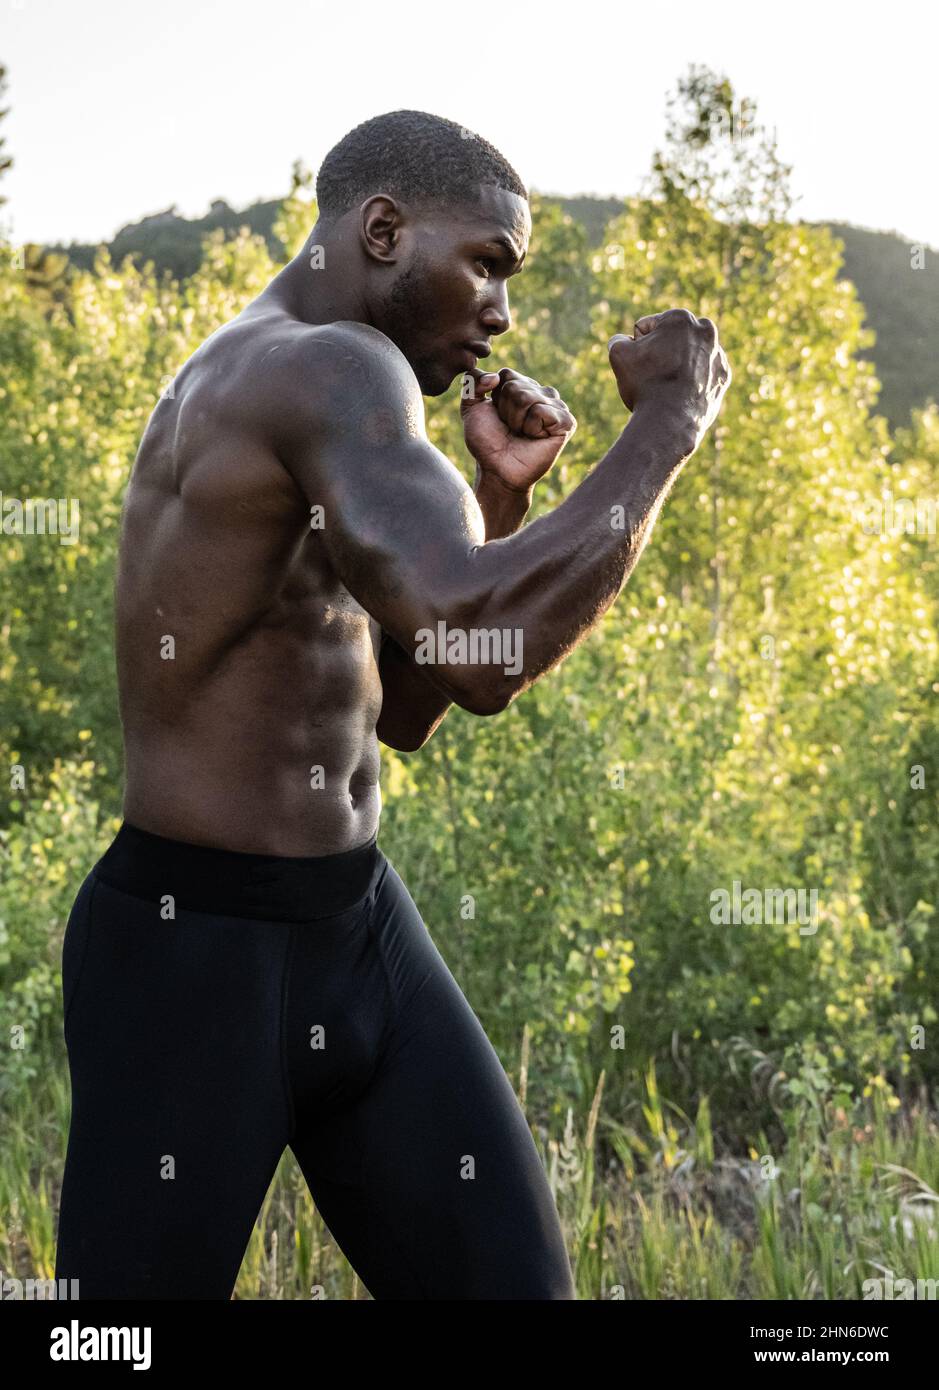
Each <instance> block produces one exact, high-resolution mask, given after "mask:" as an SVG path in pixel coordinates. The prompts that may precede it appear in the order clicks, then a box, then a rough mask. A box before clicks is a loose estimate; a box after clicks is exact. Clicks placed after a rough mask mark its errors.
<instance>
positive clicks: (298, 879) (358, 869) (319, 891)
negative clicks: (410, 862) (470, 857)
mask: <svg viewBox="0 0 939 1390" xmlns="http://www.w3.org/2000/svg"><path fill="white" fill-rule="evenodd" d="M383 859H384V856H383V854H382V852H381V850H380V849H379V848H378V832H377V831H376V832H375V834H374V835H373V836H372V838H371V839H370V840H369V841H368V842H367V843H366V844H364V845H357V846H356V847H355V849H350V850H346V851H344V852H343V853H341V854H325V855H309V856H303V857H285V856H282V855H278V854H243V853H242V852H241V851H239V850H228V849H217V848H215V847H213V846H210V845H194V844H189V843H188V842H187V841H184V840H171V839H168V838H166V837H165V836H163V835H154V834H152V833H151V832H150V831H149V830H142V829H141V828H140V827H139V826H136V825H131V824H130V823H129V822H128V821H126V820H125V821H123V822H122V824H121V827H120V829H119V830H118V832H117V834H116V836H115V838H114V840H113V841H112V842H111V844H110V845H109V846H108V848H107V849H106V850H105V852H104V854H103V855H102V856H101V858H100V859H99V860H98V863H97V864H96V865H95V874H96V875H97V877H98V879H100V881H101V882H102V883H105V884H107V885H108V886H109V887H112V888H118V889H120V890H121V891H122V892H124V893H129V894H131V895H132V896H134V897H137V898H149V899H151V901H153V902H155V903H159V902H160V901H161V900H162V899H164V898H165V897H166V896H167V895H170V896H171V897H172V898H173V903H174V907H175V908H177V909H178V908H183V909H187V908H188V909H189V910H191V911H193V912H210V913H214V914H215V915H217V916H223V917H249V918H252V919H253V920H255V921H279V922H306V921H313V920H315V919H317V918H319V917H329V916H332V915H334V914H336V913H339V912H344V911H346V910H347V909H348V908H350V907H353V906H354V905H355V904H356V903H357V902H359V900H360V899H362V898H364V897H365V896H366V894H367V893H368V891H369V889H370V887H371V885H372V880H373V878H374V875H375V873H376V871H377V869H378V868H379V866H380V864H381V863H382V861H383Z"/></svg>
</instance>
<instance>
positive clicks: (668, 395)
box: [278, 310, 727, 714]
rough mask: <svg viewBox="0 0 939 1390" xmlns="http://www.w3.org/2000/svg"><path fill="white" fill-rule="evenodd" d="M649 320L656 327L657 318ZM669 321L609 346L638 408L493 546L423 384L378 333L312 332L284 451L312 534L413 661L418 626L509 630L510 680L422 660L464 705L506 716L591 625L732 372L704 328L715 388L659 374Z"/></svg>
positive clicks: (625, 573) (486, 667)
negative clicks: (556, 501) (316, 527)
mask: <svg viewBox="0 0 939 1390" xmlns="http://www.w3.org/2000/svg"><path fill="white" fill-rule="evenodd" d="M670 312H671V313H672V314H678V315H682V314H684V315H686V318H687V319H689V320H690V319H693V316H691V315H687V314H686V311H683V310H676V311H670ZM656 318H657V319H658V320H668V318H669V316H668V315H664V316H663V315H659V316H656ZM703 322H704V323H705V324H706V323H707V321H703ZM643 323H649V324H651V325H652V328H654V329H656V330H657V329H658V324H657V323H656V322H654V321H652V320H648V321H644V320H640V324H643ZM694 324H695V325H698V324H699V321H698V320H694ZM665 326H666V328H667V330H668V331H667V332H666V333H664V334H662V336H661V339H660V340H659V342H658V343H657V344H656V345H655V349H654V351H653V352H651V353H650V352H649V350H648V349H649V343H650V342H651V339H652V337H653V336H654V335H653V333H652V328H646V329H645V330H642V331H644V332H645V333H646V334H648V335H649V336H648V338H647V339H646V338H644V339H642V340H640V333H641V330H640V325H637V336H636V339H635V340H633V339H622V340H621V341H618V342H616V343H615V344H613V346H612V348H611V365H612V366H613V369H614V372H615V373H616V376H617V380H618V383H619V386H620V393H621V395H622V397H623V400H624V402H625V403H626V404H627V405H630V406H631V407H633V415H632V418H631V419H630V421H629V423H628V424H627V425H626V427H625V429H624V430H623V431H622V433H621V435H620V436H619V438H618V439H617V440H616V442H615V443H614V444H613V446H612V448H611V449H610V450H609V451H608V452H607V454H606V455H605V456H604V457H603V459H602V460H601V461H600V462H599V463H598V464H597V466H596V467H595V468H594V469H593V471H592V472H591V473H590V474H589V475H588V476H587V477H586V478H585V479H584V480H583V482H582V483H580V485H579V486H578V487H576V488H575V489H574V490H573V491H572V492H571V493H570V494H569V496H568V497H567V498H566V499H565V500H564V501H563V502H562V503H561V504H560V505H559V506H558V507H557V508H555V509H554V511H552V512H550V513H548V514H546V515H544V516H541V517H539V518H538V519H537V520H536V521H533V522H531V523H529V524H528V525H527V526H525V527H524V528H523V529H522V530H521V531H520V532H518V533H517V534H515V535H512V536H508V537H506V538H504V539H502V540H495V541H490V542H489V543H488V544H487V543H485V531H484V528H483V525H482V518H481V514H480V512H479V507H478V504H477V503H476V501H475V498H474V497H473V493H472V492H471V490H470V489H469V488H468V487H467V485H466V483H465V481H464V479H463V478H462V475H461V474H460V473H459V470H458V469H456V468H455V467H454V465H453V464H451V463H450V462H449V460H447V459H446V458H445V457H444V455H442V454H441V453H440V451H439V450H438V449H436V448H434V446H433V445H432V444H431V443H430V442H429V440H428V439H427V437H426V435H425V432H424V420H423V400H422V398H421V395H420V388H419V386H418V383H417V380H416V378H415V377H414V374H413V372H412V371H411V368H410V366H409V365H408V363H407V361H406V360H405V358H404V357H403V356H402V354H401V353H400V352H399V351H398V349H397V348H396V347H394V345H393V344H391V343H390V342H389V340H388V339H387V338H385V337H384V335H383V334H380V333H378V331H377V330H375V329H371V328H369V327H368V326H366V325H361V324H336V325H331V326H330V327H329V328H324V329H320V330H316V333H315V334H313V335H311V338H310V340H309V343H308V346H307V347H306V348H305V349H304V352H303V355H302V356H301V358H300V360H299V361H298V362H296V364H295V366H294V371H295V372H296V373H297V380H296V381H295V383H294V384H293V386H292V387H291V389H290V392H289V396H290V399H291V400H296V401H298V402H299V404H298V406H297V409H296V410H295V411H288V412H287V418H285V420H284V422H283V426H282V428H281V430H280V436H281V437H280V439H279V441H278V443H279V453H280V457H281V459H282V461H283V462H284V464H285V466H286V467H287V468H288V469H289V470H290V472H291V473H292V475H293V476H294V478H295V480H296V482H297V484H298V486H299V487H300V488H301V490H302V491H303V493H304V495H305V496H306V498H307V500H308V502H309V503H310V505H314V504H319V505H321V506H322V507H323V509H324V521H323V529H322V531H321V532H320V536H321V538H322V542H323V544H324V546H325V549H326V551H327V554H328V555H329V558H330V561H331V563H332V565H333V567H334V569H335V571H336V573H337V574H338V576H339V578H340V579H341V581H342V582H343V584H344V585H345V587H346V588H347V589H348V590H349V592H350V593H351V594H352V595H353V597H354V598H355V599H356V600H357V601H358V602H359V603H360V604H361V605H362V607H363V608H365V609H366V611H367V612H369V613H370V614H371V615H372V616H373V617H374V618H375V619H377V621H378V622H379V623H380V624H381V626H382V628H383V629H384V630H385V631H386V632H387V633H389V634H390V635H391V636H392V637H393V638H394V639H395V641H396V642H397V643H398V645H399V646H401V647H402V648H403V650H404V651H406V652H408V653H409V654H410V655H412V656H415V654H416V653H417V652H419V651H420V649H421V645H422V633H426V632H428V631H429V632H431V633H433V634H435V635H436V634H437V632H438V624H439V623H440V622H443V623H444V625H445V630H446V632H447V633H463V634H467V635H468V634H469V633H470V631H471V630H474V629H475V630H477V631H482V630H493V629H497V630H499V631H500V632H501V631H504V630H510V631H511V632H513V634H516V643H515V649H516V650H519V648H520V657H521V659H520V663H519V662H513V663H512V665H513V666H515V665H517V666H518V669H517V671H515V672H512V671H508V672H507V671H506V669H505V663H503V664H496V663H495V662H493V663H491V664H488V663H484V662H477V663H476V664H473V663H472V662H469V661H467V662H464V663H461V664H452V663H447V662H440V663H439V664H431V665H427V666H425V667H424V669H425V671H426V674H427V676H428V679H430V680H431V681H432V682H433V683H435V684H436V685H438V687H439V688H440V690H441V691H442V692H443V693H444V694H445V695H446V696H447V697H448V698H449V699H451V700H453V701H454V702H455V703H456V704H459V705H461V706H462V707H463V708H464V709H468V710H471V711H472V712H474V713H477V714H493V713H496V712H497V711H499V710H502V709H504V708H505V707H506V706H507V705H508V704H509V703H510V701H511V700H512V699H514V698H515V697H516V696H517V695H518V694H520V693H521V692H522V691H524V690H526V689H527V688H528V687H529V686H530V685H532V684H533V682H534V681H536V680H537V679H538V678H539V676H541V675H543V674H544V672H545V671H547V670H549V669H550V668H551V667H553V666H555V665H556V664H557V663H558V662H559V661H560V660H562V659H563V657H564V656H566V655H567V653H568V652H570V651H571V650H572V648H573V647H575V646H576V645H577V643H578V642H580V641H581V640H582V639H583V637H584V636H585V635H586V634H587V633H588V632H589V631H590V630H591V628H593V627H594V626H595V625H596V623H597V622H598V621H599V619H600V617H601V616H602V615H603V614H604V613H605V612H606V610H607V609H608V608H609V607H610V605H611V604H612V603H613V601H614V599H615V598H616V596H617V595H618V594H619V592H620V590H621V589H622V587H623V584H624V583H625V581H626V580H627V579H628V577H629V575H630V573H631V572H632V570H633V568H634V567H635V565H636V563H637V561H638V559H639V556H640V554H641V552H642V549H643V547H644V545H645V543H646V540H647V539H648V535H649V532H650V530H651V527H652V524H653V522H654V520H655V517H656V515H657V513H658V511H659V508H660V507H661V504H662V502H663V500H664V498H665V497H666V495H667V493H668V491H669V489H670V487H671V485H672V483H673V482H674V480H675V478H676V477H677V476H678V473H679V472H680V470H681V467H682V465H683V463H684V462H685V460H686V459H687V458H688V457H689V456H690V454H691V453H692V452H693V451H694V448H695V447H696V445H697V442H698V440H699V438H700V436H701V434H703V431H704V429H706V428H707V426H708V425H709V424H710V422H711V419H713V415H714V414H716V409H717V406H718V405H719V401H720V397H721V396H722V394H723V390H724V389H725V387H726V380H727V374H724V375H723V377H722V376H721V368H720V361H721V360H723V364H724V368H726V359H724V358H723V354H722V353H721V352H720V350H719V349H718V348H717V346H716V332H714V331H713V325H708V328H709V329H710V330H711V332H710V334H709V333H708V332H706V331H705V333H704V334H703V335H701V334H697V336H696V337H695V338H694V341H692V342H691V356H692V357H696V358H701V356H702V350H704V355H705V357H706V356H707V355H708V354H710V356H711V358H712V359H713V362H712V365H711V367H709V368H708V372H709V373H710V376H711V377H712V378H713V380H710V381H709V380H708V379H707V373H705V378H704V380H703V384H702V371H703V368H702V367H701V362H700V361H698V362H697V366H696V368H695V370H696V373H697V377H696V380H695V381H692V382H690V383H689V381H686V380H684V378H682V379H679V380H678V381H672V380H671V379H670V378H669V377H668V375H667V371H668V370H670V368H671V366H673V365H674V363H673V361H672V359H673V358H674V357H675V332H674V330H675V328H676V327H678V328H679V337H680V335H681V332H682V331H684V332H685V337H686V338H687V337H688V335H689V333H690V331H691V330H690V329H689V328H686V329H685V330H682V329H681V327H680V325H676V324H675V323H674V321H672V322H671V323H670V324H666V325H665ZM711 337H712V338H713V342H712V343H711ZM703 339H707V340H708V342H704V347H703V349H702V341H703ZM699 340H700V341H699ZM623 344H625V345H626V346H623ZM709 344H710V345H709ZM679 346H680V348H681V351H679V353H678V357H679V358H681V356H682V352H684V356H685V357H686V358H687V357H688V356H689V351H688V346H687V343H685V344H684V345H682V344H679ZM669 351H671V357H670V356H669V355H668V354H669ZM663 353H664V354H665V356H664V358H663ZM718 354H719V357H718ZM656 355H657V356H658V357H659V358H660V359H662V361H659V362H656ZM627 358H628V361H627ZM663 361H664V367H663ZM714 362H716V363H717V366H716V367H715V366H714ZM684 366H685V367H687V363H685V364H684ZM679 367H682V363H681V361H679ZM650 371H651V373H652V375H651V377H650V378H649V380H648V382H647V384H648V387H649V389H648V391H647V392H646V393H645V395H643V392H642V391H641V390H636V389H635V387H636V382H637V381H638V382H639V385H640V386H642V385H643V382H644V377H643V372H645V373H646V377H649V372H650ZM663 371H665V373H666V374H665V375H664V376H663ZM656 373H657V375H656ZM685 375H686V376H687V375H688V373H687V371H686V372H685ZM706 417H708V418H706ZM438 655H439V653H438Z"/></svg>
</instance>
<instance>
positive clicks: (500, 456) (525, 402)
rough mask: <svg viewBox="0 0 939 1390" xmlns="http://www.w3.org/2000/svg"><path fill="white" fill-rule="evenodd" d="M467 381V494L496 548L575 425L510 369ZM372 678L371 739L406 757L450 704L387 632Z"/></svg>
mask: <svg viewBox="0 0 939 1390" xmlns="http://www.w3.org/2000/svg"><path fill="white" fill-rule="evenodd" d="M470 377H471V379H472V380H473V382H474V387H475V389H474V390H471V391H470V392H469V394H464V396H463V398H462V399H461V402H460V414H461V416H462V418H463V430H464V437H465V440H466V446H467V448H468V449H469V451H470V453H471V454H472V456H473V457H474V459H475V460H476V481H475V484H474V487H473V492H474V494H475V497H476V501H477V503H478V505H479V510H480V511H481V513H482V518H483V524H484V526H485V536H486V541H495V540H501V539H502V538H503V537H504V536H511V535H512V533H513V532H515V531H517V530H518V529H519V527H520V526H521V525H522V522H523V521H524V520H525V517H526V515H527V514H528V511H529V509H530V507H531V500H532V491H533V489H534V486H535V483H536V482H537V481H538V479H539V478H541V477H543V476H544V475H545V473H547V472H548V470H549V469H550V468H551V466H552V464H553V463H554V461H555V459H556V458H557V456H558V454H560V452H561V450H562V449H563V448H564V445H565V444H566V443H567V441H568V439H570V437H571V435H572V434H573V433H574V430H575V429H576V428H577V422H576V421H575V420H574V417H573V416H572V415H571V413H570V411H569V410H568V409H567V407H566V406H565V404H564V402H563V401H562V400H561V398H560V396H559V395H558V393H557V391H555V390H554V389H553V388H552V387H544V386H539V385H538V383H537V382H535V381H532V380H531V378H530V377H526V376H522V375H521V374H520V373H518V372H513V371H511V370H509V369H508V368H503V369H502V371H501V372H499V373H498V374H496V373H494V372H480V371H478V370H477V371H475V372H473V373H470ZM464 380H465V378H464ZM487 381H488V383H489V384H488V385H487V384H486V383H487ZM490 391H491V393H492V395H491V398H489V395H488V393H489V392H490ZM378 672H379V675H380V677H381V683H382V690H383V700H382V707H381V714H380V715H379V717H378V724H377V727H376V733H377V735H378V737H379V739H380V740H381V742H382V743H384V744H386V745H387V746H388V747H389V748H395V749H397V750H398V751H399V752H402V753H412V752H414V751H416V749H418V748H420V747H422V746H423V745H424V744H425V743H426V742H427V740H428V739H429V738H430V736H431V735H432V734H433V733H434V732H435V730H436V729H438V728H439V727H440V724H441V723H442V721H443V718H444V716H445V715H446V713H447V710H448V709H449V708H450V703H451V702H450V700H449V699H448V698H447V697H446V695H444V694H443V693H442V692H441V691H440V690H439V689H438V688H437V686H436V685H434V684H433V682H432V681H431V680H430V679H429V678H428V676H427V674H426V671H425V670H424V668H423V667H421V666H419V665H418V664H417V662H416V661H414V659H413V658H412V657H411V656H410V655H409V654H408V653H406V652H405V651H403V650H402V648H401V647H399V646H398V643H397V642H396V641H395V640H394V638H392V637H389V636H388V634H387V633H386V632H382V640H381V649H380V651H379V659H378Z"/></svg>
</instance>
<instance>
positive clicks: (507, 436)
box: [460, 367, 577, 492]
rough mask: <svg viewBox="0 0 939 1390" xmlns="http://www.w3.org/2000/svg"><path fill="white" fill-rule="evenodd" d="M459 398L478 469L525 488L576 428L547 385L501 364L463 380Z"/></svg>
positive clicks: (545, 468)
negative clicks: (491, 369)
mask: <svg viewBox="0 0 939 1390" xmlns="http://www.w3.org/2000/svg"><path fill="white" fill-rule="evenodd" d="M463 381H464V390H463V393H462V396H461V399H460V414H461V416H462V417H463V437H464V439H465V441H466V447H467V449H468V450H469V451H470V453H471V454H472V456H473V458H474V459H475V460H476V462H477V463H478V464H479V467H480V469H481V470H482V472H483V473H491V474H494V475H495V476H496V477H497V478H498V479H499V481H500V482H501V483H502V484H503V485H504V486H505V487H507V488H510V489H513V490H515V491H517V492H527V491H528V489H529V488H531V487H533V486H534V484H535V483H536V482H537V481H538V479H539V478H542V477H544V475H545V473H547V471H548V469H549V468H550V467H551V465H552V464H553V463H554V461H555V459H556V458H557V456H558V454H560V452H561V450H562V449H563V448H564V445H565V444H566V443H567V441H568V440H569V439H570V437H571V435H572V434H573V433H574V431H575V430H576V428H577V421H576V420H575V419H574V417H573V415H572V414H571V412H570V411H569V410H568V408H567V406H566V405H565V404H564V402H563V401H562V400H561V397H560V396H559V395H558V393H557V391H555V389H554V387H553V386H540V385H539V384H538V382H537V381H533V380H532V378H531V377H530V376H523V375H522V373H521V372H513V371H512V369H511V368H510V367H503V368H502V370H501V371H500V372H483V371H480V370H479V369H478V368H476V369H475V370H473V371H471V372H467V374H466V376H465V377H464V378H463Z"/></svg>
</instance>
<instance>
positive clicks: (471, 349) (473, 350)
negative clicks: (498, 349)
mask: <svg viewBox="0 0 939 1390" xmlns="http://www.w3.org/2000/svg"><path fill="white" fill-rule="evenodd" d="M491 351H492V348H491V347H490V346H489V344H488V343H461V344H460V352H461V353H462V355H463V359H464V361H465V362H467V363H468V365H469V366H470V367H475V365H476V359H477V357H488V356H489V354H490V352H491Z"/></svg>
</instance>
